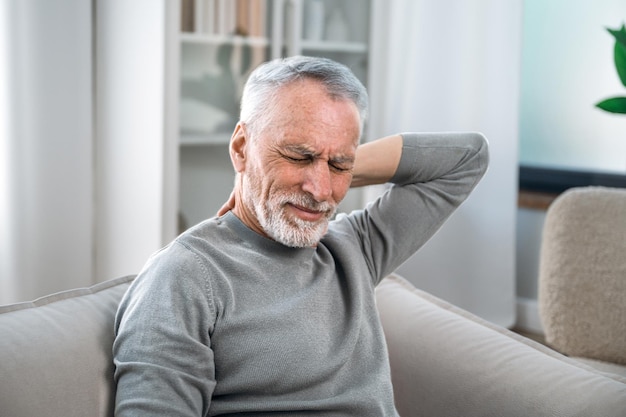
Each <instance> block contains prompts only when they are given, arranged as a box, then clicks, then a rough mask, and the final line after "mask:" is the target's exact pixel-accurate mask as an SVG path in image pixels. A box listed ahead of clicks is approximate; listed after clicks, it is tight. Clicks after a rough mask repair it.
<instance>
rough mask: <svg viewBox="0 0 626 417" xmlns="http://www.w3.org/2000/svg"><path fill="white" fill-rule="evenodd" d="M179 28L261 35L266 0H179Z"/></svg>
mask: <svg viewBox="0 0 626 417" xmlns="http://www.w3.org/2000/svg"><path fill="white" fill-rule="evenodd" d="M181 7H182V10H181V31H183V32H192V33H198V34H205V35H223V36H233V35H239V36H252V37H264V36H265V32H266V29H267V28H266V23H265V20H266V14H267V0H182V1H181Z"/></svg>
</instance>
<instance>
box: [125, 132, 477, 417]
mask: <svg viewBox="0 0 626 417" xmlns="http://www.w3.org/2000/svg"><path fill="white" fill-rule="evenodd" d="M403 138H404V146H403V153H402V157H401V161H400V165H399V167H398V170H397V172H396V174H395V175H394V177H393V179H392V181H391V182H393V183H395V184H396V185H394V186H393V187H391V188H390V189H389V190H387V191H386V193H385V194H384V195H382V196H381V197H380V198H379V199H377V200H376V201H374V202H372V203H371V204H369V205H368V206H367V207H366V208H365V209H364V210H359V211H355V212H353V213H351V214H349V215H339V216H338V217H337V219H335V220H334V221H332V222H331V223H330V226H329V230H328V233H327V235H326V236H325V237H324V238H323V239H322V241H321V242H320V243H319V244H318V246H317V247H315V248H304V249H302V248H300V249H297V248H289V247H285V246H283V245H281V244H279V243H277V242H274V241H272V240H269V239H267V238H264V237H262V236H261V235H259V234H257V233H255V232H254V231H252V230H251V229H249V228H247V227H246V226H245V225H244V224H243V223H242V222H241V221H240V220H239V219H238V218H237V217H236V216H235V215H233V214H232V213H228V214H226V215H224V216H222V217H215V218H211V219H208V220H206V221H204V222H202V223H200V224H199V225H197V226H195V227H193V228H191V229H189V230H188V231H186V232H185V233H183V234H182V235H181V236H179V237H178V238H177V239H176V240H175V241H174V242H172V243H171V244H169V245H168V246H167V247H165V248H164V249H162V250H161V251H159V252H158V253H156V254H155V255H153V256H152V257H151V259H150V260H149V261H148V263H147V264H146V266H145V268H144V269H143V270H142V272H141V273H140V274H139V276H138V277H137V279H136V280H135V281H134V283H133V284H132V286H131V287H130V289H129V290H128V292H127V294H126V295H125V297H124V299H123V300H122V303H121V305H120V308H119V311H118V315H117V320H116V335H117V336H116V340H115V343H114V346H113V353H114V358H115V366H116V369H115V378H116V381H117V397H116V415H117V416H148V415H149V416H156V415H163V416H166V415H167V416H204V415H210V416H215V415H246V413H248V415H266V414H267V415H274V414H281V413H282V414H286V415H309V414H313V415H333V416H338V415H351V416H360V417H363V416H377V417H380V416H395V415H397V413H396V411H395V409H394V405H393V391H392V386H391V379H390V372H389V361H388V357H387V350H386V345H385V340H384V335H383V333H382V328H381V325H380V322H379V319H378V315H377V312H376V306H375V301H374V287H375V285H376V284H377V283H378V282H379V281H380V280H381V279H382V278H383V277H384V276H386V275H387V274H389V273H390V272H392V271H393V270H395V269H396V268H397V267H398V266H399V265H400V264H401V263H402V262H404V261H405V260H406V259H407V258H408V257H409V256H410V255H411V254H413V253H414V252H415V251H416V250H417V249H418V248H419V247H420V246H421V245H423V244H424V243H425V242H426V241H427V240H428V239H429V238H430V237H431V236H432V235H433V234H434V233H435V232H436V231H437V229H438V228H439V227H440V226H441V225H442V224H443V222H444V221H445V220H446V219H447V218H448V217H449V216H450V214H451V213H452V212H453V211H454V209H455V208H456V207H457V206H458V205H459V204H461V202H462V201H463V200H464V199H465V198H466V197H467V196H468V194H469V193H470V191H471V190H472V189H473V187H474V186H475V185H476V183H477V182H478V181H479V179H480V178H481V177H482V175H483V174H484V172H485V170H486V167H487V160H488V156H487V146H486V142H485V140H484V138H483V137H482V136H481V135H479V134H455V133H445V134H405V135H403Z"/></svg>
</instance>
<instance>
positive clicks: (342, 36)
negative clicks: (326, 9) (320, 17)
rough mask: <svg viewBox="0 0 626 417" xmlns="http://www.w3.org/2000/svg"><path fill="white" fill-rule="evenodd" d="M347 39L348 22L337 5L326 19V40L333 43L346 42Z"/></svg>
mask: <svg viewBox="0 0 626 417" xmlns="http://www.w3.org/2000/svg"><path fill="white" fill-rule="evenodd" d="M348 38H349V33H348V22H347V20H346V16H345V14H344V12H343V9H342V8H341V7H339V5H335V8H334V9H333V11H332V12H331V13H330V16H329V17H328V25H327V26H326V40H329V41H334V42H346V41H347V40H348Z"/></svg>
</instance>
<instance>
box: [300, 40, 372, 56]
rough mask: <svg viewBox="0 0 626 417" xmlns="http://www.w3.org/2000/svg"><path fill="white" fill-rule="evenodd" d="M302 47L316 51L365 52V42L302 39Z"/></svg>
mask: <svg viewBox="0 0 626 417" xmlns="http://www.w3.org/2000/svg"><path fill="white" fill-rule="evenodd" d="M301 47H302V49H306V50H309V51H317V52H344V53H356V54H362V53H366V52H367V44H365V43H363V42H332V41H307V40H303V41H302V44H301Z"/></svg>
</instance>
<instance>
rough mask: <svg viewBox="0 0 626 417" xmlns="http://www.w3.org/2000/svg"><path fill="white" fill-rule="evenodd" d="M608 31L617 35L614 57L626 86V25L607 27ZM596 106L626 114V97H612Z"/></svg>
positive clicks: (616, 66) (619, 74)
mask: <svg viewBox="0 0 626 417" xmlns="http://www.w3.org/2000/svg"><path fill="white" fill-rule="evenodd" d="M607 31H608V32H609V33H610V34H611V35H613V36H614V37H615V48H614V53H613V56H614V59H615V69H616V70H617V75H618V76H619V79H620V81H621V82H622V85H623V86H624V87H626V26H624V24H622V27H621V29H618V30H614V29H609V28H607ZM596 107H598V108H600V109H602V110H604V111H607V112H610V113H621V114H626V97H623V96H622V97H611V98H608V99H606V100H602V101H601V102H599V103H597V104H596Z"/></svg>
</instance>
